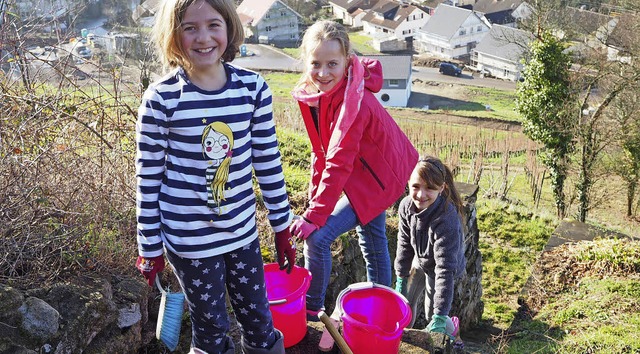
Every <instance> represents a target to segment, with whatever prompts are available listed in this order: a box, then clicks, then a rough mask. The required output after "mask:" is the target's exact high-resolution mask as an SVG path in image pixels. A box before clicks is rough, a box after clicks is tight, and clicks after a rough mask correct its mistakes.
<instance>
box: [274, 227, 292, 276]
mask: <svg viewBox="0 0 640 354" xmlns="http://www.w3.org/2000/svg"><path fill="white" fill-rule="evenodd" d="M276 253H277V254H276V258H277V260H278V265H279V266H280V270H283V269H285V268H287V274H289V273H291V270H292V269H293V265H294V264H295V263H296V243H295V242H293V239H292V238H291V232H290V231H289V229H288V228H286V229H284V230H282V231H280V232H276ZM285 259H286V260H287V262H286V263H285Z"/></svg>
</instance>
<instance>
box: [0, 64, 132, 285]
mask: <svg viewBox="0 0 640 354" xmlns="http://www.w3.org/2000/svg"><path fill="white" fill-rule="evenodd" d="M30 68H31V66H30ZM49 70H53V72H57V73H59V74H60V75H48V76H45V77H43V76H42V75H38V76H35V75H34V76H30V77H29V80H27V81H25V80H21V79H20V77H21V76H24V75H28V72H27V71H26V70H23V71H21V72H20V73H19V74H18V75H17V76H18V77H16V75H12V73H8V74H7V75H4V76H0V89H1V93H0V97H1V98H0V102H2V103H0V196H1V197H0V232H1V235H2V237H1V238H0V254H2V255H3V256H2V257H1V258H0V270H1V271H0V282H5V283H9V284H12V285H14V286H17V287H27V286H29V285H31V286H32V285H33V284H34V282H39V283H42V282H48V281H53V280H56V279H59V278H64V277H66V276H68V275H73V274H77V273H78V272H84V271H87V270H91V271H94V272H95V271H98V272H118V271H122V272H126V271H131V270H133V266H132V260H133V258H134V257H135V180H134V172H133V171H134V166H133V164H134V156H135V142H134V141H135V139H134V133H135V132H134V127H135V110H136V109H135V108H133V107H135V106H137V102H139V94H138V93H136V91H138V92H139V89H138V88H137V87H136V86H135V85H133V86H131V87H127V86H126V85H125V81H124V80H123V79H122V77H123V75H122V72H121V71H118V70H114V69H110V70H108V71H104V70H102V69H100V68H99V67H97V66H96V69H95V71H94V73H93V74H92V75H91V76H90V77H88V78H87V80H85V81H83V82H82V83H81V84H82V86H80V84H79V82H78V80H77V78H76V77H74V76H73V75H68V73H69V72H73V70H74V68H73V67H71V64H70V63H63V62H58V63H57V64H56V65H55V66H51V67H50V69H49ZM14 74H15V73H14ZM0 75H2V74H0ZM47 78H48V80H46V79H47Z"/></svg>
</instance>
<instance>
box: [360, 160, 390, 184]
mask: <svg viewBox="0 0 640 354" xmlns="http://www.w3.org/2000/svg"><path fill="white" fill-rule="evenodd" d="M360 162H362V166H364V168H366V169H367V170H368V171H369V173H371V176H373V179H375V180H376V182H378V185H379V186H380V188H382V190H384V184H382V181H381V180H380V178H378V176H377V175H376V174H375V173H374V172H373V170H372V169H371V166H369V164H368V163H367V161H365V159H364V157H362V156H361V157H360Z"/></svg>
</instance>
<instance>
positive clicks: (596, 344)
mask: <svg viewBox="0 0 640 354" xmlns="http://www.w3.org/2000/svg"><path fill="white" fill-rule="evenodd" d="M637 247H638V245H637V244H636V246H635V248H636V249H637ZM639 301H640V280H639V279H638V278H637V277H635V279H619V278H615V277H611V278H605V279H598V278H593V277H588V278H584V279H582V280H581V281H580V283H579V285H578V287H577V289H570V290H568V291H566V292H565V293H563V294H562V296H560V297H559V298H557V299H555V301H553V302H552V303H551V304H549V305H547V306H545V307H544V308H543V309H542V310H541V311H540V313H539V314H538V315H537V316H536V322H541V323H544V324H545V327H543V328H533V327H532V325H529V326H528V327H525V331H523V333H526V335H522V336H521V337H519V338H516V339H514V340H512V341H511V343H510V348H512V349H514V350H510V351H509V352H513V353H518V351H516V350H515V349H516V348H519V347H521V346H523V343H537V344H538V345H540V346H542V347H545V346H546V347H547V348H549V351H546V350H545V351H544V352H549V353H551V352H553V353H576V354H577V353H637V352H639V351H640V336H639V335H638V334H639V333H638V332H639V328H640V311H639V309H638V303H639Z"/></svg>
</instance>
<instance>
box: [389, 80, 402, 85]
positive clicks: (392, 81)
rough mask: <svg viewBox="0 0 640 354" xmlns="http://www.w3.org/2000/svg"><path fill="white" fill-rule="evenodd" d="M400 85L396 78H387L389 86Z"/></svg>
mask: <svg viewBox="0 0 640 354" xmlns="http://www.w3.org/2000/svg"><path fill="white" fill-rule="evenodd" d="M399 85H400V83H399V81H398V79H389V86H391V87H398V86H399Z"/></svg>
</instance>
